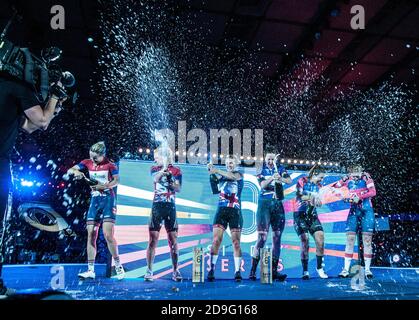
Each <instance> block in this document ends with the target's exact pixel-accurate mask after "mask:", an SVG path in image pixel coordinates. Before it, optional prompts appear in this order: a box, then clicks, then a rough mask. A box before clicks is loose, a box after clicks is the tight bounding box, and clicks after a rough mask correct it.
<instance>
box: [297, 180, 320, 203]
mask: <svg viewBox="0 0 419 320" xmlns="http://www.w3.org/2000/svg"><path fill="white" fill-rule="evenodd" d="M321 187H322V184H321V183H320V182H319V183H313V182H311V181H310V180H309V179H308V177H302V178H300V179H298V181H297V185H296V186H295V190H296V193H297V196H296V201H295V204H296V208H295V211H306V210H307V207H308V201H307V200H302V197H303V196H307V195H309V194H311V193H318V192H319V191H320V189H321Z"/></svg>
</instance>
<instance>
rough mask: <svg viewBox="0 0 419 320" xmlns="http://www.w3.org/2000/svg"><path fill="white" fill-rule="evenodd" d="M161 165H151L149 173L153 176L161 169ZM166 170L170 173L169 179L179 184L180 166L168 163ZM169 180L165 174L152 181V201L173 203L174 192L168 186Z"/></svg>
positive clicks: (180, 182) (180, 181) (180, 179)
mask: <svg viewBox="0 0 419 320" xmlns="http://www.w3.org/2000/svg"><path fill="white" fill-rule="evenodd" d="M162 168H163V167H162V166H153V167H151V171H150V174H151V176H152V177H153V179H154V177H155V175H156V174H157V173H158V172H159V171H161V170H162ZM167 170H168V171H169V172H170V173H171V175H172V176H171V177H170V178H169V179H172V180H177V181H179V184H182V171H180V168H178V167H175V166H172V165H169V166H168V168H167ZM169 182H170V181H168V179H167V176H163V177H162V178H161V179H160V181H158V182H154V198H153V202H172V203H175V198H176V192H175V191H173V190H171V189H170V188H169Z"/></svg>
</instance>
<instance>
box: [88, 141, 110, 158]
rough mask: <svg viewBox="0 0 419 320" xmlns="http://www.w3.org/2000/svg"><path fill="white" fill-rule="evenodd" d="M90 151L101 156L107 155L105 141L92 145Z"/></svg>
mask: <svg viewBox="0 0 419 320" xmlns="http://www.w3.org/2000/svg"><path fill="white" fill-rule="evenodd" d="M90 151H91V152H94V153H97V154H100V155H102V156H103V155H105V154H106V146H105V142H103V141H99V142H97V143H95V144H94V145H92V146H91V147H90Z"/></svg>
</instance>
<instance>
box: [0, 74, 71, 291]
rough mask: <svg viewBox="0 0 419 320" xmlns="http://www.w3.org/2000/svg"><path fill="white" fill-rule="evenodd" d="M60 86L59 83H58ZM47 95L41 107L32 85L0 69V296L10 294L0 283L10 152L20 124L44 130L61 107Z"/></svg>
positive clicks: (25, 127)
mask: <svg viewBox="0 0 419 320" xmlns="http://www.w3.org/2000/svg"><path fill="white" fill-rule="evenodd" d="M57 84H58V86H60V87H62V85H61V83H57ZM63 101H64V99H63V100H62V101H60V100H59V98H58V97H56V96H55V95H50V98H49V99H48V101H47V102H46V105H45V107H44V108H42V107H41V105H40V103H39V101H38V99H37V97H36V95H35V92H34V90H33V89H32V86H30V85H29V84H27V83H26V82H24V81H21V80H17V79H14V78H11V77H9V76H8V75H6V74H1V73H0V296H2V295H10V294H12V291H13V290H11V289H7V288H6V287H5V286H4V285H3V281H2V279H1V271H2V270H1V269H2V263H3V245H2V244H3V237H4V220H5V216H6V212H7V204H8V197H9V185H10V180H11V173H10V156H11V153H12V150H13V147H14V144H15V141H16V138H17V134H18V130H19V127H22V129H24V130H25V131H27V132H28V133H32V132H34V131H36V130H38V129H42V130H46V129H47V128H48V125H49V124H50V122H51V120H52V119H53V118H54V116H55V115H56V114H57V113H58V112H59V111H60V109H61V108H60V106H61V103H62V102H63Z"/></svg>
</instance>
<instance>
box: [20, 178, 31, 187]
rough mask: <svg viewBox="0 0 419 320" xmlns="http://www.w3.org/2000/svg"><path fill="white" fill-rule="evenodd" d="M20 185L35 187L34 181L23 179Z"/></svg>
mask: <svg viewBox="0 0 419 320" xmlns="http://www.w3.org/2000/svg"><path fill="white" fill-rule="evenodd" d="M20 185H21V186H22V187H33V182H32V181H27V180H24V179H22V180H21V181H20Z"/></svg>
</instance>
